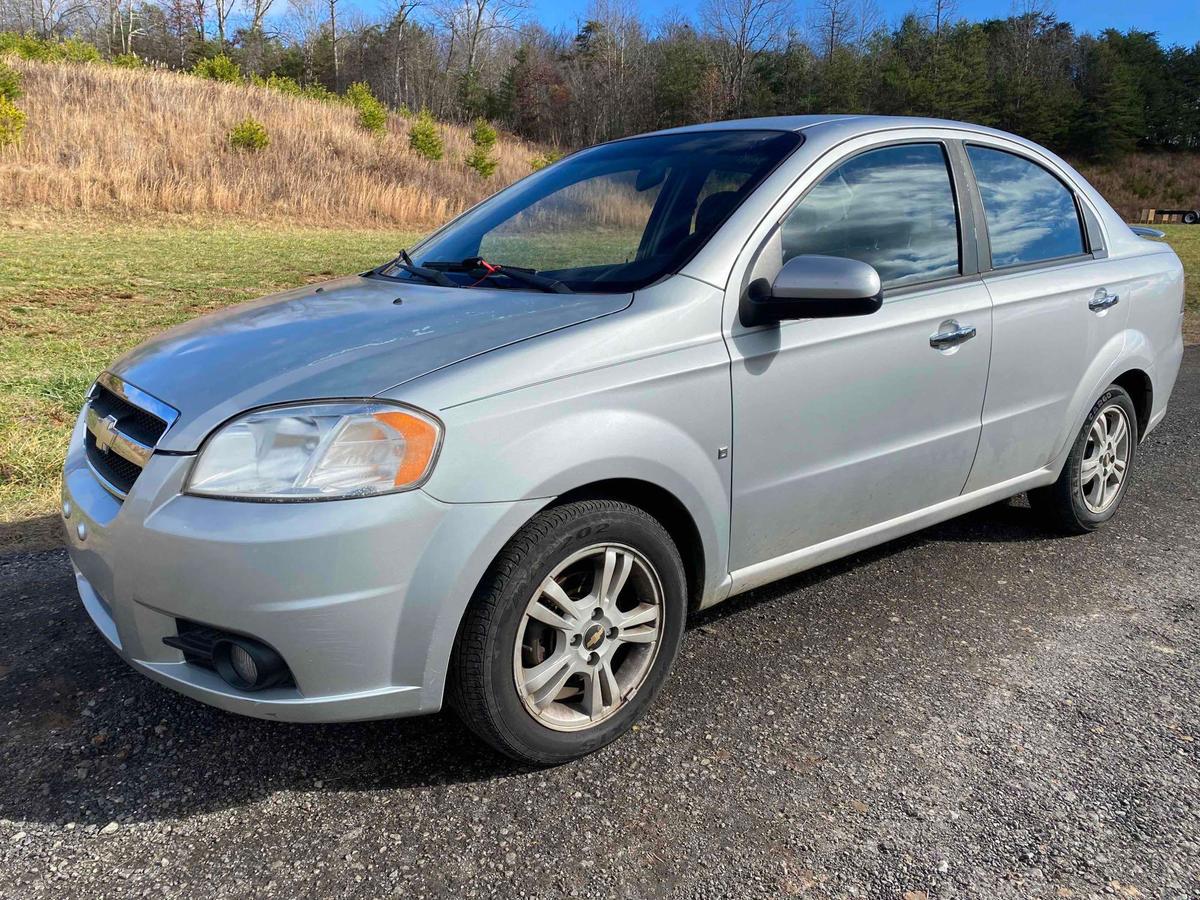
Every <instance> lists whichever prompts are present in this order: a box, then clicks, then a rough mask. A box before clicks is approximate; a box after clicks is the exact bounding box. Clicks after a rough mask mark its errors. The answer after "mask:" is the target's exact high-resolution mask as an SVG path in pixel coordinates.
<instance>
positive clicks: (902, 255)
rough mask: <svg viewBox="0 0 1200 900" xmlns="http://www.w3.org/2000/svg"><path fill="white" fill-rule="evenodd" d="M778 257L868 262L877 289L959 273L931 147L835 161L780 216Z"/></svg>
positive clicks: (947, 194) (935, 149)
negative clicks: (876, 279) (811, 255)
mask: <svg viewBox="0 0 1200 900" xmlns="http://www.w3.org/2000/svg"><path fill="white" fill-rule="evenodd" d="M781 237H782V244H783V248H782V249H783V261H784V262H787V261H788V260H789V259H791V258H792V257H793V256H798V255H800V254H809V253H816V254H821V255H823V256H844V257H849V258H851V259H858V260H862V261H863V262H866V263H870V264H871V265H872V266H874V267H875V269H876V271H878V272H879V277H880V279H881V280H882V281H883V284H884V287H888V286H895V285H900V284H909V283H912V282H916V281H928V280H930V279H934V278H946V277H948V276H952V275H957V274H958V272H959V258H958V218H957V215H956V212H955V206H954V189H953V187H952V186H951V181H950V169H949V167H948V165H947V162H946V154H945V151H944V150H943V149H942V147H941V145H939V144H902V145H900V146H897V147H884V148H881V149H879V150H871V151H868V152H866V153H863V154H861V155H859V156H856V157H854V158H853V159H850V160H847V161H846V162H844V163H842V164H841V165H840V166H838V167H837V168H836V169H834V170H833V171H832V172H830V173H829V174H828V175H826V176H825V177H824V178H823V179H821V181H820V183H818V184H817V185H816V186H815V187H814V188H812V189H811V190H810V191H809V192H808V193H807V194H806V195H805V196H804V199H802V200H801V201H800V203H799V204H797V205H796V207H795V208H794V209H793V210H792V211H791V212H790V213H788V216H787V218H786V219H784V221H783V227H782V235H781Z"/></svg>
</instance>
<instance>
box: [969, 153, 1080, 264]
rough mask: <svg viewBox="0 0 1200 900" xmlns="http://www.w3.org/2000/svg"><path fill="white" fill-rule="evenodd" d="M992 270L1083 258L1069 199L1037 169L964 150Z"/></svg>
mask: <svg viewBox="0 0 1200 900" xmlns="http://www.w3.org/2000/svg"><path fill="white" fill-rule="evenodd" d="M967 156H968V157H970V160H971V168H972V169H974V171H975V180H976V182H978V184H979V193H980V194H981V195H982V197H983V211H984V215H985V217H986V218H987V228H988V241H989V242H990V243H991V246H992V265H993V266H994V267H996V268H1004V267H1006V266H1020V265H1026V264H1028V263H1036V262H1044V261H1046V260H1050V259H1062V258H1064V257H1069V256H1078V255H1081V254H1082V253H1084V252H1085V249H1084V242H1083V225H1082V223H1081V222H1080V221H1079V211H1078V209H1077V208H1076V206H1075V196H1074V194H1072V193H1071V191H1070V190H1069V189H1068V188H1067V186H1066V185H1065V184H1063V183H1062V182H1061V181H1059V180H1058V179H1057V178H1056V177H1055V176H1053V175H1051V174H1050V173H1049V172H1048V171H1047V170H1046V169H1043V168H1042V167H1041V166H1039V165H1038V164H1037V163H1035V162H1032V161H1031V160H1028V159H1026V158H1025V157H1023V156H1018V155H1016V154H1015V153H1008V152H1006V151H1004V150H994V149H992V148H991V147H979V146H974V145H968V147H967Z"/></svg>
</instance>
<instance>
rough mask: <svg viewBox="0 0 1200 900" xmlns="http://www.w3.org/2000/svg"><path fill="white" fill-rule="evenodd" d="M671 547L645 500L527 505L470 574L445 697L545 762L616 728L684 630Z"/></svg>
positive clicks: (683, 602) (643, 703)
mask: <svg viewBox="0 0 1200 900" xmlns="http://www.w3.org/2000/svg"><path fill="white" fill-rule="evenodd" d="M686 616H687V592H686V581H685V577H684V572H683V563H682V561H681V560H680V556H679V551H678V550H677V549H676V547H675V544H674V543H673V542H672V540H671V537H670V535H669V534H668V533H667V531H666V529H664V528H663V527H662V525H661V524H659V522H658V521H657V520H656V519H654V518H653V517H652V516H650V515H649V514H648V513H646V512H645V511H643V510H641V509H639V508H637V507H635V506H631V505H629V504H627V503H621V502H617V501H614V500H585V501H579V502H575V503H569V504H565V505H563V506H559V507H554V508H551V509H549V510H546V511H544V512H542V513H540V514H539V515H537V516H535V517H534V518H533V519H532V520H531V521H530V522H529V523H528V524H527V525H526V526H525V527H524V528H523V529H522V530H521V531H520V532H519V533H518V534H517V535H516V536H515V537H514V538H513V539H512V540H511V541H510V542H509V544H508V545H507V546H506V547H505V549H504V550H503V551H502V552H501V553H500V555H499V557H498V558H497V559H496V561H495V563H493V565H492V567H491V569H490V571H489V573H488V575H487V576H486V577H485V578H484V582H483V584H481V585H480V588H479V590H478V591H477V592H476V595H475V597H474V598H473V599H472V602H471V605H470V607H469V608H468V610H467V614H466V616H465V618H464V620H463V623H462V626H461V628H460V630H459V636H458V640H457V642H456V644H455V651H454V655H453V659H452V661H451V672H450V678H451V686H450V687H451V691H450V702H451V705H452V706H453V707H454V708H455V710H456V711H457V712H458V714H459V716H460V717H461V718H462V719H463V721H464V722H465V723H466V725H467V726H468V727H469V728H470V729H471V730H472V731H474V732H475V733H476V734H477V735H478V736H479V737H481V738H482V739H483V740H484V741H486V742H487V743H489V744H491V745H492V746H493V747H495V748H496V749H497V750H500V751H501V752H502V753H505V754H507V755H508V756H511V757H513V758H514V759H518V760H520V761H522V762H527V763H533V764H536V765H555V764H558V763H563V762H567V761H569V760H571V759H575V758H577V757H580V756H583V755H585V754H587V753H591V752H593V751H594V750H598V749H599V748H600V747H603V746H604V745H605V744H608V743H609V742H611V741H613V740H615V739H616V738H618V737H619V736H620V735H622V734H623V733H624V732H625V731H626V730H628V729H629V727H630V726H631V725H633V723H634V722H635V721H636V720H637V719H638V718H639V717H640V716H641V715H642V713H643V712H644V711H645V710H646V708H647V707H648V706H649V705H650V703H651V702H653V700H654V697H655V696H656V695H657V694H658V691H659V690H660V689H661V687H662V685H663V683H664V681H665V680H666V677H667V673H668V671H669V670H670V667H671V664H672V663H673V662H674V659H675V656H676V653H677V652H678V650H679V644H680V641H681V640H682V638H683V630H684V624H685V619H686Z"/></svg>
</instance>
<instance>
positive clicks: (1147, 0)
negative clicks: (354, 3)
mask: <svg viewBox="0 0 1200 900" xmlns="http://www.w3.org/2000/svg"><path fill="white" fill-rule="evenodd" d="M362 2H363V3H364V4H367V3H369V2H370V0H362ZM531 2H532V12H533V13H534V14H535V16H536V18H537V19H538V20H539V21H541V22H543V23H545V24H546V25H549V26H551V27H554V26H560V25H562V26H572V25H574V24H575V22H576V21H577V20H578V19H580V18H582V17H583V15H584V14H585V13H586V12H587V7H588V0H531ZM797 3H798V5H799V6H800V7H801V8H803V6H804V5H805V0H797ZM876 3H877V4H878V6H879V7H880V9H881V10H882V12H883V14H884V16H885V18H886V19H887V21H888V23H889V24H895V23H897V22H899V21H900V19H901V18H902V17H903V15H904V14H905V13H906V12H908V11H909V10H911V9H913V8H914V7H916V6H918V5H921V6H924V5H928V4H926V3H920V2H919V0H876ZM698 5H699V4H698V2H695V0H641V2H640V3H639V4H638V6H639V8H640V9H641V10H642V12H643V14H644V15H645V17H646V18H648V19H655V18H657V17H659V16H661V15H662V14H663V13H664V12H666V11H667V10H669V9H682V10H685V11H686V10H689V9H695V8H696V7H697V6H698ZM1051 5H1052V7H1053V8H1054V9H1055V11H1056V12H1057V13H1058V17H1059V19H1061V20H1063V21H1066V22H1070V23H1071V24H1072V25H1074V26H1075V29H1076V31H1079V32H1093V33H1094V32H1098V31H1102V30H1103V29H1105V28H1117V29H1119V30H1121V31H1128V30H1129V29H1131V28H1136V29H1138V30H1139V31H1156V32H1158V35H1159V39H1160V40H1161V41H1162V43H1163V44H1164V45H1166V46H1170V45H1172V44H1181V45H1183V46H1186V47H1190V46H1192V45H1193V44H1195V43H1197V42H1200V0H1052V2H1051ZM1013 8H1014V4H1013V3H1012V2H1010V0H959V2H958V14H959V15H960V16H961V17H962V18H965V19H970V20H972V21H978V20H981V19H994V18H1003V17H1005V16H1007V15H1008V14H1009V13H1010V12H1011V11H1012V10H1013Z"/></svg>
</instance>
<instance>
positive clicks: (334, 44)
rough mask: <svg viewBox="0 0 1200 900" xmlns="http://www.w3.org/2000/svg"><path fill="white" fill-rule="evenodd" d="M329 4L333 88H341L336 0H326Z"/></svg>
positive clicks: (337, 89)
mask: <svg viewBox="0 0 1200 900" xmlns="http://www.w3.org/2000/svg"><path fill="white" fill-rule="evenodd" d="M327 2H328V4H329V43H330V45H331V49H332V50H333V89H334V90H335V91H340V90H341V89H342V67H341V60H340V58H339V54H338V30H337V5H338V0H327Z"/></svg>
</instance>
